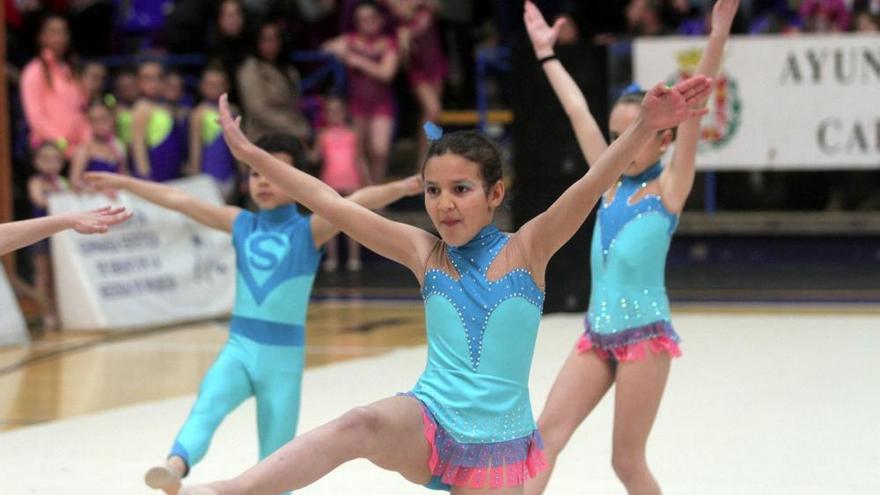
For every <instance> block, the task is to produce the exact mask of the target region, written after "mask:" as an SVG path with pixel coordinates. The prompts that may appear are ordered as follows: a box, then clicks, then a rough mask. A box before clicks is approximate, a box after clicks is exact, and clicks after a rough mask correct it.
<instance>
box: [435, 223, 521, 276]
mask: <svg viewBox="0 0 880 495" xmlns="http://www.w3.org/2000/svg"><path fill="white" fill-rule="evenodd" d="M506 239H507V236H506V235H505V234H504V232H501V231H500V230H498V227H496V226H495V224H493V223H490V224H489V225H486V226H485V227H483V228H482V229H480V231H479V232H477V235H476V236H474V238H473V239H471V240H469V241H468V242H467V243H465V244H462V245H461V246H450V245H448V244H447V247H448V248H449V254H450V255H451V256H452V259H453V264H454V265H456V268H458V269H459V271H460V270H461V267H459V266H458V265H457V263H456V262H457V261H458V260H470V262H471V263H473V264H476V265H477V268H478V269H479V271H480V272H481V273H484V274H485V273H486V270H488V269H489V264H491V263H492V260H493V259H495V256H496V255H497V254H498V252H499V251H500V250H501V248H503V247H504V244H506V242H505V243H500V245H499V242H498V241H500V240H506ZM486 246H490V248H489V249H486ZM459 275H461V273H459Z"/></svg>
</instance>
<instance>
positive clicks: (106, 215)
mask: <svg viewBox="0 0 880 495" xmlns="http://www.w3.org/2000/svg"><path fill="white" fill-rule="evenodd" d="M129 217H131V212H128V211H125V208H110V207H109V206H107V207H104V208H101V209H99V210H94V211H90V212H82V213H60V214H58V215H50V216H48V217H42V218H34V219H31V220H21V221H18V222H9V223H4V224H2V225H0V254H6V253H8V252H11V251H15V250H16V249H19V248H23V247H25V246H28V245H30V244H33V243H35V242H37V241H40V240H42V239H45V238H46V237H49V236H50V235H53V234H57V233H58V232H61V231H63V230H67V229H74V230H76V231H77V232H79V233H80V234H99V233H103V232H107V229H108V228H109V227H110V226H112V225H116V224H118V223H121V222H124V221H126V220H128V218H129Z"/></svg>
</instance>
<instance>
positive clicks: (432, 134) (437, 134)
mask: <svg viewBox="0 0 880 495" xmlns="http://www.w3.org/2000/svg"><path fill="white" fill-rule="evenodd" d="M423 128H424V130H425V137H427V138H428V141H436V140H438V139H440V138H442V137H443V129H441V128H440V126H438V125H437V124H435V123H433V122H430V121H428V122H425V125H424V127H423Z"/></svg>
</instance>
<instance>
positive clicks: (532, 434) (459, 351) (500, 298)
mask: <svg viewBox="0 0 880 495" xmlns="http://www.w3.org/2000/svg"><path fill="white" fill-rule="evenodd" d="M508 239H509V237H508V236H507V235H506V234H504V233H502V232H500V231H499V230H498V228H497V227H495V226H494V225H489V226H487V227H485V228H483V229H482V230H481V231H480V233H479V234H478V235H477V236H476V237H475V238H474V239H472V240H471V241H470V242H468V243H467V244H465V245H463V246H460V247H451V246H445V251H446V253H445V254H446V255H447V256H448V259H449V261H450V262H451V263H452V265H453V266H454V267H455V270H456V271H457V272H458V273H457V274H455V275H450V274H447V273H446V272H444V271H442V270H439V269H430V270H428V271H427V272H426V274H425V281H424V286H423V288H422V297H423V298H424V301H425V320H426V327H427V334H428V363H427V366H426V367H425V371H424V372H423V373H422V376H421V377H420V378H419V380H418V383H416V386H415V387H414V388H413V390H412V395H414V396H415V397H416V398H417V399H419V401H421V403H422V404H423V406H424V410H425V423H426V436H427V437H428V439H429V441H430V442H431V444H432V447H433V448H434V451H433V452H434V455H433V456H432V461H431V466H430V468H431V471H432V473H433V475H434V477H435V479H434V481H433V485H432V487H435V488H438V487H439V488H447V487H448V485H458V486H470V487H482V486H493V487H497V486H505V485H521V484H522V483H524V481H525V479H526V478H528V477H530V476H534V474H535V473H536V472H537V471H538V470H540V469H541V468H542V467H543V457H542V454H541V450H540V449H541V440H540V436H539V434H538V432H537V429H536V426H535V421H534V418H533V417H532V407H531V402H530V399H529V388H528V378H529V369H530V368H531V362H532V355H533V353H534V348H535V339H536V337H537V331H538V324H539V323H540V321H541V309H542V306H543V302H544V294H543V292H542V290H541V289H540V288H539V287H538V286H537V285H536V284H535V282H534V281H533V279H532V276H531V274H530V273H529V272H528V271H527V270H525V269H522V268H520V269H515V270H512V271H510V272H509V273H507V274H506V275H504V276H503V277H501V278H500V279H499V280H497V281H490V280H489V279H488V278H487V272H488V270H489V266H490V265H491V264H492V261H493V260H494V259H495V257H496V256H498V254H499V253H500V252H501V250H502V249H503V248H504V246H505V245H506V244H507V242H508ZM442 254H443V253H442V252H441V255H442ZM441 259H442V258H441Z"/></svg>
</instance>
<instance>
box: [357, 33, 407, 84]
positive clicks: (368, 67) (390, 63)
mask: <svg viewBox="0 0 880 495" xmlns="http://www.w3.org/2000/svg"><path fill="white" fill-rule="evenodd" d="M386 43H388V46H387V48H386V50H385V52H384V53H383V54H382V59H381V60H379V61H378V62H374V61H372V60H370V59H368V58H367V57H364V56H362V55H358V54H356V53H347V54H346V55H345V63H346V64H347V65H348V66H350V67H352V68H355V69H360V70H362V71H363V72H365V73H366V74H367V75H368V76H370V77H372V78H375V79H378V80H379V81H382V82H383V83H390V82H391V81H393V80H394V75H395V74H397V66H398V64H399V62H400V57H399V56H398V54H397V48H395V47H394V45H392V44H391V43H390V42H388V41H386Z"/></svg>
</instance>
